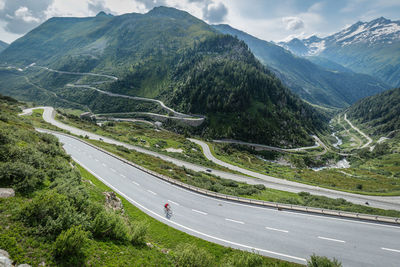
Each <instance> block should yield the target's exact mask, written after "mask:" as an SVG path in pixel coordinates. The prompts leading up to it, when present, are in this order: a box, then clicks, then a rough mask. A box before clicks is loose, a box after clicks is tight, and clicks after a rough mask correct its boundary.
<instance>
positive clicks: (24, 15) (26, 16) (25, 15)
mask: <svg viewBox="0 0 400 267" xmlns="http://www.w3.org/2000/svg"><path fill="white" fill-rule="evenodd" d="M14 15H15V17H16V18H19V19H22V20H23V21H25V22H36V23H38V22H40V19H39V18H35V17H34V16H32V12H31V11H30V10H29V9H28V8H27V7H26V6H22V7H20V8H18V9H17V10H15V13H14Z"/></svg>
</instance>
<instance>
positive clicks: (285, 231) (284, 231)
mask: <svg viewBox="0 0 400 267" xmlns="http://www.w3.org/2000/svg"><path fill="white" fill-rule="evenodd" d="M265 229H268V230H272V231H278V232H283V233H289V231H287V230H281V229H276V228H271V227H265Z"/></svg>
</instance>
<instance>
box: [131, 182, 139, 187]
mask: <svg viewBox="0 0 400 267" xmlns="http://www.w3.org/2000/svg"><path fill="white" fill-rule="evenodd" d="M132 184H135V185H137V186H139V185H140V184H138V183H136V182H134V181H132Z"/></svg>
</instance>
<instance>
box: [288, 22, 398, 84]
mask: <svg viewBox="0 0 400 267" xmlns="http://www.w3.org/2000/svg"><path fill="white" fill-rule="evenodd" d="M280 45H282V46H283V47H285V48H287V49H289V50H290V51H292V52H293V53H295V54H296V55H299V56H319V57H324V58H327V59H329V60H331V61H334V62H336V63H338V64H341V65H343V66H345V67H346V68H349V69H351V70H353V71H354V72H359V73H365V74H369V75H372V76H374V77H376V78H378V79H380V80H382V81H384V82H385V83H387V84H389V85H391V86H393V87H398V86H400V21H391V20H389V19H385V18H383V17H380V18H378V19H375V20H372V21H370V22H361V21H359V22H357V23H355V24H353V25H351V26H349V27H347V28H345V29H343V30H342V31H340V32H338V33H335V34H333V35H330V36H328V37H325V38H318V37H316V36H312V37H310V38H307V39H304V40H298V39H296V40H291V41H290V42H286V43H280Z"/></svg>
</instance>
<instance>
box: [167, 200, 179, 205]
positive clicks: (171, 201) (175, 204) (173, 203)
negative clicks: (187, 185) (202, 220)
mask: <svg viewBox="0 0 400 267" xmlns="http://www.w3.org/2000/svg"><path fill="white" fill-rule="evenodd" d="M168 202H171V203H172V204H175V205H177V206H180V205H179V204H178V203H176V202H174V201H172V200H169V199H168Z"/></svg>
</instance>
